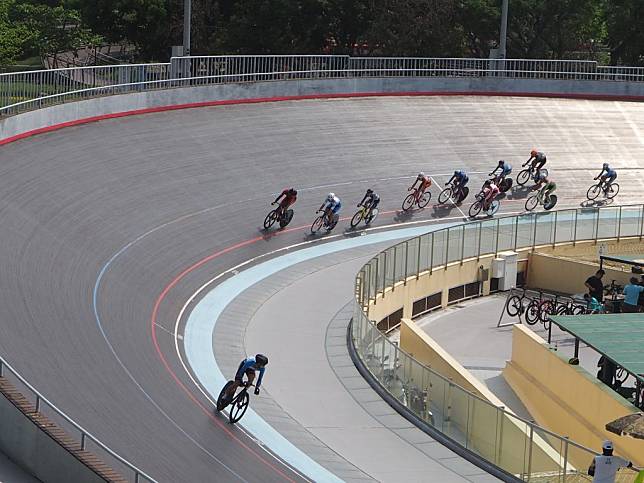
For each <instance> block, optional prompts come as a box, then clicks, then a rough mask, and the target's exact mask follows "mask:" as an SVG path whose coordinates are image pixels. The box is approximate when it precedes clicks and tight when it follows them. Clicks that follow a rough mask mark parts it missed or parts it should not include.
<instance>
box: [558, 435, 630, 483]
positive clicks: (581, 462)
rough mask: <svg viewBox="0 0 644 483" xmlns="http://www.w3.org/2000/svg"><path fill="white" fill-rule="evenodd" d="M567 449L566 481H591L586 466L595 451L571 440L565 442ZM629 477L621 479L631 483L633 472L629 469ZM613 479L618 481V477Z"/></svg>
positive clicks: (589, 463) (593, 456)
mask: <svg viewBox="0 0 644 483" xmlns="http://www.w3.org/2000/svg"><path fill="white" fill-rule="evenodd" d="M567 446H568V451H567V454H566V468H565V473H566V482H569V481H572V482H577V481H579V482H582V481H584V482H585V481H592V477H590V476H588V467H589V466H590V465H591V464H592V462H593V460H594V459H595V455H596V454H595V453H594V452H593V451H590V450H588V449H586V448H583V447H581V446H578V445H576V444H574V443H572V442H568V443H567ZM628 474H629V476H630V479H624V480H621V481H624V482H626V481H628V482H629V483H631V482H632V481H633V479H634V478H633V475H634V473H633V472H632V471H629V473H628ZM615 481H616V482H617V481H620V479H619V478H616V479H615Z"/></svg>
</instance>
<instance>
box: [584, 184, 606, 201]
mask: <svg viewBox="0 0 644 483" xmlns="http://www.w3.org/2000/svg"><path fill="white" fill-rule="evenodd" d="M601 191H602V189H601V187H600V186H599V183H597V184H594V185H592V186H591V187H590V188H588V191H587V192H586V198H588V199H589V200H594V199H595V198H597V197H598V196H599V193H601Z"/></svg>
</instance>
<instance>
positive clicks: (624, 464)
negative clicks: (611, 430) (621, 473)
mask: <svg viewBox="0 0 644 483" xmlns="http://www.w3.org/2000/svg"><path fill="white" fill-rule="evenodd" d="M620 468H633V463H631V462H630V461H626V460H625V459H624V458H620V457H619V456H613V443H612V442H611V441H604V443H603V444H602V454H601V455H599V456H595V459H594V460H593V462H592V463H591V465H590V468H588V474H589V475H590V476H592V477H593V483H615V475H616V474H617V471H618V470H619V469H620ZM633 469H634V470H635V471H637V468H633Z"/></svg>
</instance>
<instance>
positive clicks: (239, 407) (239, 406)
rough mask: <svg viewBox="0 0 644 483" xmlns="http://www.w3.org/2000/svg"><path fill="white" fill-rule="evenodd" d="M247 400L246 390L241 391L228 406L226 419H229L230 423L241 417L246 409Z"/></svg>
mask: <svg viewBox="0 0 644 483" xmlns="http://www.w3.org/2000/svg"><path fill="white" fill-rule="evenodd" d="M249 402H250V396H249V395H248V391H242V392H241V394H239V396H238V397H237V400H236V401H235V402H234V403H233V405H232V406H231V408H230V414H229V415H228V419H229V420H230V423H231V424H235V423H236V422H237V421H239V420H240V419H241V418H242V416H243V415H244V414H245V413H246V409H248V403H249Z"/></svg>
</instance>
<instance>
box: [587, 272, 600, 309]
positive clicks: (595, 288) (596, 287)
mask: <svg viewBox="0 0 644 483" xmlns="http://www.w3.org/2000/svg"><path fill="white" fill-rule="evenodd" d="M604 273H605V272H604V271H603V270H601V269H600V270H597V273H595V275H593V276H592V277H588V279H587V280H586V283H585V285H586V287H588V293H589V294H590V296H591V297H595V298H596V299H597V301H598V302H599V303H601V302H603V301H604V284H603V283H602V277H603V276H604Z"/></svg>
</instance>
